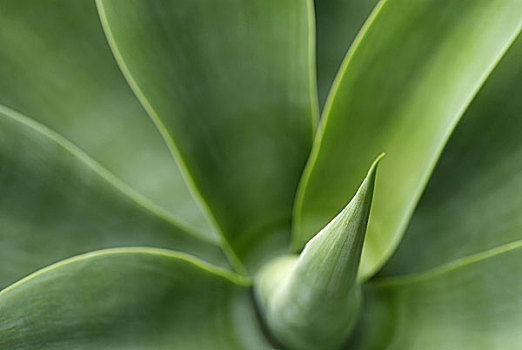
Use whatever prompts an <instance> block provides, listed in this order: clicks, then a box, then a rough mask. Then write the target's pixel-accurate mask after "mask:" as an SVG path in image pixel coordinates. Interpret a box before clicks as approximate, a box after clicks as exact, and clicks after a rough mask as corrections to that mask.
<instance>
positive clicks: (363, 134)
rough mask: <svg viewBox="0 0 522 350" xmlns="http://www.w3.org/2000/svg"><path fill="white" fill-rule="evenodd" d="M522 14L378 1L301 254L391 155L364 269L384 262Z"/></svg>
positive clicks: (327, 151)
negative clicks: (378, 157)
mask: <svg viewBox="0 0 522 350" xmlns="http://www.w3.org/2000/svg"><path fill="white" fill-rule="evenodd" d="M520 18H522V2H521V1H519V0H506V1H501V2H498V1H490V0H462V1H453V0H420V1H410V0H390V1H386V0H384V1H381V2H380V3H379V5H377V8H376V9H375V10H374V12H373V13H372V15H371V16H370V18H369V20H368V21H367V22H366V24H365V26H364V28H363V29H362V32H361V33H360V35H359V37H358V38H357V39H356V40H355V42H354V45H353V46H352V48H351V50H350V51H349V53H348V54H347V56H346V58H345V60H344V62H343V65H342V67H341V69H340V71H339V74H338V76H337V78H336V81H335V82H334V85H333V87H332V90H331V93H330V96H329V99H328V101H327V103H326V106H325V109H324V112H323V118H322V120H321V123H322V124H321V127H320V129H319V130H320V131H319V133H318V136H317V139H316V141H315V143H314V148H313V150H312V156H311V158H310V161H309V162H308V164H307V168H306V170H305V174H304V176H303V179H302V181H301V184H300V190H299V193H298V198H297V203H296V210H295V217H294V220H295V227H294V229H295V230H294V249H295V250H296V251H299V250H300V249H302V247H304V245H305V243H306V242H307V241H308V240H309V239H310V238H311V237H312V236H313V235H314V233H315V232H317V230H318V229H320V228H321V227H323V226H324V225H325V224H326V223H327V222H328V221H329V220H331V218H332V217H333V216H334V215H335V213H337V212H338V211H339V210H340V209H341V208H342V206H343V203H344V200H345V198H350V197H351V196H352V195H353V194H354V193H355V191H356V190H357V186H358V182H359V178H360V177H361V176H362V174H364V172H365V167H366V164H367V163H368V162H369V161H370V160H371V159H372V157H374V156H375V154H376V153H377V152H383V151H384V152H386V154H387V155H388V156H387V159H386V163H385V164H383V166H382V169H381V171H382V176H381V177H380V178H379V180H378V181H377V183H376V197H375V201H374V210H372V215H371V217H370V221H369V226H368V233H367V244H366V245H365V247H364V251H363V257H362V260H361V275H362V276H363V277H369V276H371V275H372V274H373V273H375V272H376V270H377V269H378V268H380V267H381V266H382V265H383V263H384V262H385V261H386V260H387V258H388V257H389V256H390V255H391V253H392V252H393V251H394V249H395V247H396V246H397V245H398V243H399V241H400V238H401V236H402V233H403V232H404V230H405V229H406V225H407V223H408V221H409V218H410V216H411V214H412V213H413V210H414V208H415V205H416V203H417V201H418V198H419V197H420V195H421V192H422V190H423V188H424V186H425V184H426V182H427V180H428V178H429V175H430V173H431V170H432V169H433V167H434V165H435V162H436V161H437V158H438V156H439V154H440V152H441V150H442V147H443V146H444V145H445V143H446V141H447V139H448V137H449V135H450V133H451V131H452V130H453V128H454V126H455V124H456V123H457V122H458V120H459V118H460V116H461V115H462V114H463V112H464V111H465V109H466V107H467V106H468V104H469V103H470V101H471V100H472V98H473V96H474V95H475V94H476V92H477V91H478V89H479V88H480V87H481V85H482V84H483V82H484V81H485V79H486V78H487V76H488V74H489V73H490V72H491V71H492V70H493V68H494V67H495V65H496V63H497V62H498V60H499V59H500V58H501V57H502V55H503V54H504V52H505V51H506V50H507V48H508V47H509V45H510V44H511V43H512V42H513V41H514V39H515V38H516V36H517V35H518V33H519V31H520V28H521V23H520ZM340 159H342V160H343V161H342V162H341V161H340Z"/></svg>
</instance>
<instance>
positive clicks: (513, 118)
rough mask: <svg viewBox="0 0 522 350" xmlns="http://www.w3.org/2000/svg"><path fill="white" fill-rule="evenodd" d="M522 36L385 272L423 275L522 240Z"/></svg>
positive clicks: (467, 121) (471, 112) (464, 126)
mask: <svg viewBox="0 0 522 350" xmlns="http://www.w3.org/2000/svg"><path fill="white" fill-rule="evenodd" d="M521 62H522V37H520V36H519V38H518V39H517V40H516V41H515V43H514V44H513V46H512V47H511V48H510V49H509V51H508V53H507V54H506V56H505V57H504V58H503V59H502V61H501V62H500V64H499V65H498V67H497V68H496V69H495V71H494V72H493V74H492V75H491V77H490V78H489V79H488V81H487V83H486V84H485V85H484V87H483V88H482V89H481V91H480V92H479V94H478V95H477V97H476V98H475V100H474V101H473V103H472V104H471V106H470V108H469V109H468V111H467V112H466V114H465V115H464V117H463V119H462V121H461V122H460V124H459V125H458V127H457V128H456V130H455V132H454V133H453V135H452V136H451V138H450V141H449V144H448V146H446V149H445V150H444V153H443V154H442V157H441V160H440V161H439V164H438V165H437V168H436V169H435V171H434V173H433V176H432V178H431V180H430V182H429V184H428V186H427V188H426V192H425V194H424V195H423V197H422V198H421V201H420V203H419V206H418V208H417V210H416V212H415V214H414V216H413V218H412V222H411V224H410V227H409V228H408V231H406V234H405V236H404V239H403V241H402V242H401V244H400V245H399V248H398V250H397V251H396V252H395V254H394V255H393V256H392V258H391V259H390V261H389V262H388V263H387V264H386V265H385V268H384V271H383V272H382V274H386V275H396V274H408V273H413V272H420V271H424V270H427V269H429V268H433V267H435V266H438V265H441V264H444V263H447V262H450V261H453V260H455V259H458V258H461V257H465V256H467V255H471V254H476V253H479V252H481V251H484V250H486V249H491V248H494V247H497V246H499V245H502V244H506V243H509V242H512V241H516V240H521V239H522V211H521V209H522V161H521V159H522V158H521V156H522V136H521V132H522V118H521V111H522V98H521V94H522V64H521Z"/></svg>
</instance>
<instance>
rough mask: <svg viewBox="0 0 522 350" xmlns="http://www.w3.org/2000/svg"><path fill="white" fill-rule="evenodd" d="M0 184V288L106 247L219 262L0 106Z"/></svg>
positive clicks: (206, 245)
mask: <svg viewBox="0 0 522 350" xmlns="http://www.w3.org/2000/svg"><path fill="white" fill-rule="evenodd" d="M0 184H1V185H0V186H1V187H0V237H1V240H0V241H1V244H0V289H1V288H3V287H5V286H7V285H9V284H10V283H12V282H14V281H15V280H17V279H19V278H21V277H23V276H25V275H27V274H29V273H31V272H33V271H35V270H36V269H39V268H42V267H44V266H47V265H49V264H50V263H53V262H56V261H59V260H61V259H64V258H67V257H70V256H73V255H77V254H80V253H85V252H88V251H90V250H94V249H102V248H109V247H119V246H153V247H162V248H171V249H176V250H184V251H187V252H191V253H193V254H195V255H197V256H200V257H203V258H205V259H208V260H210V261H212V262H215V263H217V264H224V258H223V255H222V253H221V250H220V249H219V248H218V247H217V246H216V245H215V243H213V242H205V241H203V240H202V239H200V238H198V237H197V236H195V235H193V234H192V233H190V232H188V231H186V230H185V229H183V228H181V227H179V226H178V225H177V224H176V223H175V222H173V221H172V220H171V219H170V217H169V216H168V215H166V214H165V213H164V212H161V211H157V210H156V208H155V207H153V206H151V204H150V202H149V201H147V200H146V199H145V198H143V197H140V196H138V195H136V194H134V193H133V192H132V191H130V190H129V188H128V187H127V186H126V185H124V184H123V183H122V182H120V181H118V180H117V179H116V178H114V176H112V175H111V174H110V173H108V172H107V171H106V170H105V169H103V168H102V167H101V166H100V165H99V164H98V163H96V162H95V161H93V160H92V159H91V158H89V157H88V156H87V155H86V154H85V153H83V152H82V151H80V150H79V149H78V148H76V147H75V146H74V145H72V144H71V143H70V142H68V141H67V140H65V139H64V138H62V137H60V136H59V135H56V134H55V133H53V132H52V131H51V130H49V129H47V128H45V127H44V126H42V125H40V124H38V123H36V122H34V121H32V120H30V119H28V118H26V117H24V116H22V115H20V114H18V113H15V112H13V111H10V110H8V109H6V108H5V107H0ZM0 318H1V317H0ZM0 348H1V347H0ZM4 348H5V347H4Z"/></svg>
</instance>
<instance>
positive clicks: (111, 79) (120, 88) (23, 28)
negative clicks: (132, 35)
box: [0, 0, 212, 237]
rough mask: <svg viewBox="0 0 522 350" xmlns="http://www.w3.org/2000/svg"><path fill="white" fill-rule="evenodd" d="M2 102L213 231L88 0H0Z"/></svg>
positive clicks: (199, 228) (197, 227)
mask: <svg viewBox="0 0 522 350" xmlns="http://www.w3.org/2000/svg"><path fill="white" fill-rule="evenodd" d="M0 22H1V23H2V30H0V103H1V104H4V105H5V106H7V107H10V108H12V109H15V110H17V111H19V112H21V113H23V114H25V115H28V116H30V117H31V118H33V119H35V120H37V121H39V122H40V123H42V124H44V125H46V126H48V127H50V128H51V129H53V130H55V131H57V132H58V133H60V134H61V135H63V136H65V137H66V138H68V139H69V140H71V141H72V142H73V143H75V144H76V145H77V146H78V147H80V148H82V149H83V150H84V151H86V152H87V153H88V154H89V155H90V156H91V157H93V158H94V159H96V160H97V161H98V162H100V163H101V164H103V166H104V167H106V168H107V169H108V170H110V171H111V172H113V173H114V174H115V175H117V176H118V177H119V178H121V179H122V180H123V181H125V182H126V183H127V184H129V185H130V186H132V187H133V188H134V189H135V190H136V191H138V192H140V193H141V194H142V195H145V196H147V197H148V198H150V199H151V200H153V201H154V202H155V203H157V204H158V205H160V206H162V207H163V208H165V209H166V210H168V211H169V213H170V214H171V215H172V216H173V217H174V218H176V220H178V221H182V222H183V223H184V224H185V225H188V226H190V227H191V228H192V229H194V230H197V231H198V232H201V233H202V234H205V235H206V236H207V237H210V236H211V234H212V229H211V228H210V226H209V224H208V223H207V222H206V219H205V218H204V216H203V214H202V212H201V210H200V209H199V207H198V205H197V204H196V202H195V201H194V199H193V198H192V196H191V194H190V192H189V190H188V188H187V186H186V185H185V183H184V180H183V178H182V176H181V173H180V170H179V169H178V168H177V166H176V164H175V162H174V161H173V160H172V157H171V155H170V154H169V150H168V148H167V146H166V144H165V143H164V142H163V140H162V139H161V135H160V134H159V133H158V132H157V130H156V128H155V127H154V125H153V123H152V122H151V121H150V118H149V117H148V116H147V114H146V113H145V111H144V110H143V108H142V107H141V105H140V103H139V102H138V101H137V99H136V97H135V96H134V95H133V93H132V91H131V89H130V88H129V87H128V85H127V83H126V82H125V79H124V78H123V76H122V75H121V72H120V70H119V69H118V66H117V64H116V62H115V61H114V57H112V54H111V51H110V48H109V46H108V44H107V42H106V39H105V36H104V34H103V30H102V27H101V24H100V20H99V17H98V14H97V12H96V6H95V4H94V2H93V1H68V0H46V1H39V0H24V1H1V2H0Z"/></svg>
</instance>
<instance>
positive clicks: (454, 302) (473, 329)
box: [349, 241, 522, 350]
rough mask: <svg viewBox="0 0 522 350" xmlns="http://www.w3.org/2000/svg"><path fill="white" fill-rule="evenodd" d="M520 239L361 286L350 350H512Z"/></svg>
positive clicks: (520, 290)
mask: <svg viewBox="0 0 522 350" xmlns="http://www.w3.org/2000/svg"><path fill="white" fill-rule="evenodd" d="M520 266H522V241H518V242H513V243H511V244H508V245H505V246H502V247H498V248H495V249H493V250H490V251H486V252H482V253H480V254H477V255H474V256H470V257H467V258H465V259H462V260H460V261H456V262H454V263H450V264H448V265H445V266H441V267H439V268H437V269H434V270H430V271H428V272H425V273H422V274H418V275H413V276H405V277H396V278H389V279H382V280H380V281H379V280H376V281H375V282H370V283H369V284H368V285H367V287H366V288H365V294H364V296H365V300H366V306H365V309H364V312H363V313H362V314H363V318H362V324H361V325H360V327H359V329H358V330H357V332H354V334H355V337H354V339H353V340H352V342H351V344H350V346H349V349H352V348H353V349H357V350H394V349H396V350H417V349H424V350H453V349H461V350H491V349H495V350H512V349H517V348H518V347H519V346H520V344H522V333H521V332H520V325H521V324H522V298H521V297H520V296H521V295H522V278H520Z"/></svg>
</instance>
